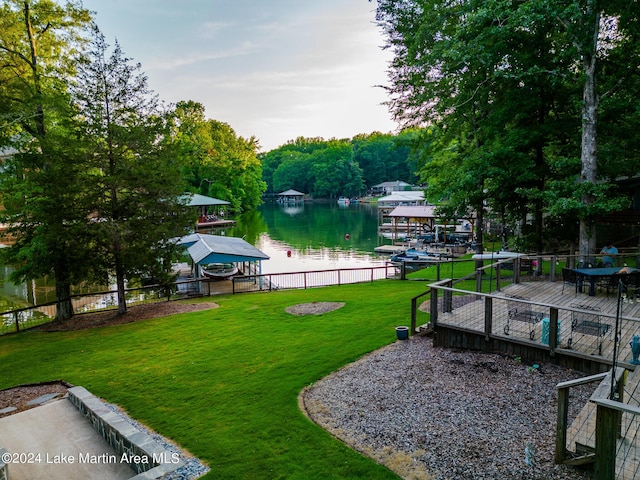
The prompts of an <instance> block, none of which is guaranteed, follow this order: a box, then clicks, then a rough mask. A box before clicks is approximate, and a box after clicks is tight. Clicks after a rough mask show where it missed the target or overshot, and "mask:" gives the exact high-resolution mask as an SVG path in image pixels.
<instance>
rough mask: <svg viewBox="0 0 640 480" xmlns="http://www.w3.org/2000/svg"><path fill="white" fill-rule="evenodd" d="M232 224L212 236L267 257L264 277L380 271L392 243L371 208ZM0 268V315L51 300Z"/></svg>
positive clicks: (47, 287)
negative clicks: (382, 248) (382, 250)
mask: <svg viewBox="0 0 640 480" xmlns="http://www.w3.org/2000/svg"><path fill="white" fill-rule="evenodd" d="M236 220H237V225H236V226H235V227H232V228H225V229H219V230H217V231H215V232H211V233H215V234H225V235H231V236H235V237H241V238H244V239H245V240H246V241H247V242H249V243H251V244H252V245H254V246H255V247H256V248H257V249H259V250H260V251H262V252H264V253H265V254H266V255H268V256H269V257H270V259H269V260H265V261H263V262H262V272H263V273H289V272H304V271H312V270H328V269H335V268H357V267H369V266H379V265H384V264H385V261H386V260H388V259H389V256H388V255H386V256H385V255H383V256H380V255H376V253H375V252H374V249H375V247H377V246H378V245H384V244H389V243H391V241H390V240H388V239H384V238H382V237H379V236H378V226H377V207H376V205H375V204H373V205H371V204H357V205H356V204H352V205H349V206H347V207H341V206H338V204H337V202H331V203H305V204H303V205H295V206H293V205H280V204H276V203H265V204H264V205H263V206H261V207H260V208H259V209H258V210H256V211H252V212H247V213H245V214H243V215H241V216H239V217H237V218H236ZM289 252H290V255H289V254H288V253H289ZM0 267H1V268H0V311H7V310H11V309H14V308H21V307H24V306H27V305H34V304H37V303H45V302H50V301H53V300H55V288H54V285H53V282H52V281H48V280H47V279H40V280H37V281H32V282H29V283H28V284H22V285H15V284H13V283H12V282H10V281H9V274H10V273H11V268H10V267H8V266H6V265H5V266H0ZM104 289H105V288H104V287H99V288H98V290H104ZM74 293H84V292H80V291H77V289H76V290H74Z"/></svg>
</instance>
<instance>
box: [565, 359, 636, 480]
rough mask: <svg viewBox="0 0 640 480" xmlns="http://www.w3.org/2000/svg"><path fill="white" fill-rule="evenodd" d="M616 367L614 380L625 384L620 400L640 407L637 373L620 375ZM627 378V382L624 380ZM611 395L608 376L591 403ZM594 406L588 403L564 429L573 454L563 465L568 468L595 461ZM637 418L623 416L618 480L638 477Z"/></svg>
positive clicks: (618, 459)
mask: <svg viewBox="0 0 640 480" xmlns="http://www.w3.org/2000/svg"><path fill="white" fill-rule="evenodd" d="M622 370H623V369H621V368H618V369H617V372H616V377H618V378H621V379H622V381H624V382H625V384H624V393H623V395H622V399H621V401H622V402H624V403H625V404H627V405H631V406H635V407H640V370H635V371H632V372H626V375H625V374H624V373H623V372H622ZM625 376H626V381H625V380H624V377H625ZM610 393H611V375H610V374H608V375H607V376H606V377H605V378H604V379H603V380H602V381H601V382H600V384H599V385H598V387H597V388H596V389H595V391H594V392H593V394H592V395H591V398H590V400H593V399H596V398H609V396H610ZM596 409H597V407H596V405H595V404H594V403H593V402H591V401H589V402H587V404H586V405H584V407H583V408H582V410H581V411H580V412H579V413H578V415H577V416H576V418H575V419H574V420H573V422H572V423H571V426H570V427H569V428H568V429H567V445H568V446H571V447H573V448H571V449H570V450H572V451H574V452H575V454H574V455H573V456H572V457H571V458H567V459H566V460H565V461H564V463H566V464H569V465H584V464H588V463H592V462H593V461H594V459H595V437H596ZM639 421H640V419H638V418H634V417H630V416H628V415H624V416H623V417H622V428H621V436H620V439H619V440H618V448H617V455H616V456H617V457H618V458H617V461H616V465H619V466H621V467H622V466H623V465H624V470H620V471H618V472H617V474H616V478H617V479H618V480H623V479H624V480H626V479H633V478H639V474H640V438H636V437H637V433H638V431H637V430H638V422H639Z"/></svg>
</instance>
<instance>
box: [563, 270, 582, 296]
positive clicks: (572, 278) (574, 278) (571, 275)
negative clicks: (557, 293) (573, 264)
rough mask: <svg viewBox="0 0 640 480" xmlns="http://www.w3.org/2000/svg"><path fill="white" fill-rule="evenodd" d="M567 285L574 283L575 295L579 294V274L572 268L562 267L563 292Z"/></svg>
mask: <svg viewBox="0 0 640 480" xmlns="http://www.w3.org/2000/svg"><path fill="white" fill-rule="evenodd" d="M565 285H573V289H574V296H575V295H577V294H578V275H577V274H576V272H575V271H574V270H573V269H571V268H563V269H562V293H564V286H565Z"/></svg>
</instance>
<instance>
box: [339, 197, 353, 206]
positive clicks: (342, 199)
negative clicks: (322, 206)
mask: <svg viewBox="0 0 640 480" xmlns="http://www.w3.org/2000/svg"><path fill="white" fill-rule="evenodd" d="M350 203H351V200H349V198H348V197H340V198H338V205H349V204H350Z"/></svg>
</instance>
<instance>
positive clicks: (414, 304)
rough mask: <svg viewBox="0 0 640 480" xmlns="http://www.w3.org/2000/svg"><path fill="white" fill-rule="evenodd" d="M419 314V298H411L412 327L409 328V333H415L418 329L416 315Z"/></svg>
mask: <svg viewBox="0 0 640 480" xmlns="http://www.w3.org/2000/svg"><path fill="white" fill-rule="evenodd" d="M417 314H418V299H417V298H412V299H411V328H410V329H409V335H413V334H414V333H415V331H416V315H417Z"/></svg>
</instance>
